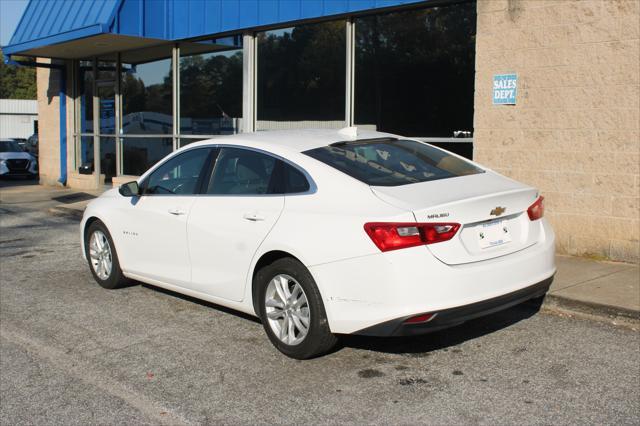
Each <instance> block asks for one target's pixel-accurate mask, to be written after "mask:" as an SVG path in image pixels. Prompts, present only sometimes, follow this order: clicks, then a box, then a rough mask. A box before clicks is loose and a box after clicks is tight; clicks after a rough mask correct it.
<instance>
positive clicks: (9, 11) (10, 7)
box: [0, 0, 29, 46]
mask: <svg viewBox="0 0 640 426" xmlns="http://www.w3.org/2000/svg"><path fill="white" fill-rule="evenodd" d="M28 2H29V1H28V0H0V46H5V45H7V44H9V40H11V36H12V35H13V30H15V29H16V25H18V21H20V18H21V17H22V12H24V9H25V8H26V7H27V3H28Z"/></svg>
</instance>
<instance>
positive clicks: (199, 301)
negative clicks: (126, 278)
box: [131, 281, 262, 324]
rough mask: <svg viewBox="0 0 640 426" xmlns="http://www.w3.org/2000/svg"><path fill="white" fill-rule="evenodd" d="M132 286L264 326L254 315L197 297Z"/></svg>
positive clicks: (151, 287)
mask: <svg viewBox="0 0 640 426" xmlns="http://www.w3.org/2000/svg"><path fill="white" fill-rule="evenodd" d="M131 285H141V286H142V287H144V288H146V289H149V290H153V291H157V292H159V293H163V294H166V295H168V296H172V297H176V298H178V299H182V300H186V301H188V302H191V303H197V304H198V305H200V306H206V307H207V308H211V309H215V310H217V311H220V312H224V313H226V314H230V315H235V316H237V317H239V318H244V319H246V320H249V321H252V322H254V323H257V324H262V323H261V322H260V320H259V319H258V318H256V317H254V316H253V315H249V314H245V313H244V312H240V311H236V310H235V309H231V308H227V307H224V306H221V305H217V304H215V303H212V302H207V301H206V300H202V299H196V298H195V297H191V296H187V295H186V294H182V293H176V292H175V291H171V290H167V289H166V288H162V287H156V286H153V285H150V284H145V283H142V282H139V281H133V282H132V284H131Z"/></svg>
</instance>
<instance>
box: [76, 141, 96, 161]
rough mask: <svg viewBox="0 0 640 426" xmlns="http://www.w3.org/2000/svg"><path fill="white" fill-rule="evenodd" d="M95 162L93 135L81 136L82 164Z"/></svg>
mask: <svg viewBox="0 0 640 426" xmlns="http://www.w3.org/2000/svg"><path fill="white" fill-rule="evenodd" d="M87 164H93V136H80V164H79V166H83V165H87Z"/></svg>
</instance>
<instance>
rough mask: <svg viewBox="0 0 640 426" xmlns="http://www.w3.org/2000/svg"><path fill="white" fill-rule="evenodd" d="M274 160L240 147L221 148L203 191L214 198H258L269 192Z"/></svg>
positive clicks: (270, 190) (272, 183)
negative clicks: (242, 196) (244, 196)
mask: <svg viewBox="0 0 640 426" xmlns="http://www.w3.org/2000/svg"><path fill="white" fill-rule="evenodd" d="M276 161H277V160H276V159H275V158H274V157H271V156H269V155H266V154H262V153H260V152H256V151H251V150H248V149H241V148H222V150H221V151H220V155H219V156H218V159H217V160H216V165H215V167H214V169H213V173H212V174H211V179H210V181H209V185H208V188H207V193H208V194H215V195H262V194H269V193H272V192H273V190H272V187H273V185H274V182H272V180H273V179H272V177H273V174H274V173H273V171H274V169H275V166H276Z"/></svg>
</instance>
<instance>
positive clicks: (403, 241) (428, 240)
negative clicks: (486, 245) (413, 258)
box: [364, 222, 460, 251]
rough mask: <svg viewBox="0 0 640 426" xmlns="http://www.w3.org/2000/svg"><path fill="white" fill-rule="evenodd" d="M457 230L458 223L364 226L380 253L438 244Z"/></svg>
mask: <svg viewBox="0 0 640 426" xmlns="http://www.w3.org/2000/svg"><path fill="white" fill-rule="evenodd" d="M458 229H460V224H459V223H392V222H372V223H366V224H365V225H364V230H365V231H366V232H367V235H369V238H371V240H372V241H373V242H374V244H375V245H376V246H378V248H379V249H380V251H390V250H398V249H402V248H407V247H415V246H422V245H425V244H434V243H440V242H442V241H447V240H450V239H451V238H453V236H454V235H456V232H458Z"/></svg>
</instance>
